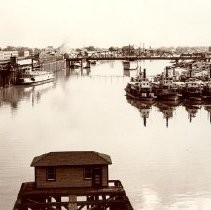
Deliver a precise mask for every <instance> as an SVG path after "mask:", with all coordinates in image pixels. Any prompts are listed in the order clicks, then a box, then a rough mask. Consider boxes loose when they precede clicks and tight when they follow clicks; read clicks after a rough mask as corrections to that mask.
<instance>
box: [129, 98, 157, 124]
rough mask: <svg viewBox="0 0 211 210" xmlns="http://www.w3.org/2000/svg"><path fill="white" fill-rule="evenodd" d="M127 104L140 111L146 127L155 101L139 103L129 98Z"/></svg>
mask: <svg viewBox="0 0 211 210" xmlns="http://www.w3.org/2000/svg"><path fill="white" fill-rule="evenodd" d="M127 102H128V103H130V104H131V105H132V106H135V107H136V108H137V109H139V111H140V113H141V117H142V118H143V122H144V126H146V124H147V118H149V113H150V110H151V107H152V105H153V104H154V103H155V102H154V101H139V100H134V99H131V98H127Z"/></svg>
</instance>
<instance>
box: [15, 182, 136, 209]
mask: <svg viewBox="0 0 211 210" xmlns="http://www.w3.org/2000/svg"><path fill="white" fill-rule="evenodd" d="M64 200H65V201H64ZM62 207H64V208H65V209H67V210H83V209H89V210H92V209H93V210H94V209H95V210H99V209H100V210H103V209H104V210H105V209H109V208H110V210H133V207H132V205H131V203H130V201H129V199H128V197H127V196H126V193H125V190H124V188H123V186H122V184H121V182H120V181H119V180H109V186H108V187H103V188H99V189H92V188H59V189H53V188H49V189H36V185H35V183H34V182H28V183H23V184H22V186H21V189H20V192H19V194H18V198H17V201H16V203H15V205H14V208H13V210H26V209H29V208H30V209H32V210H38V209H53V208H54V209H55V208H56V209H57V210H58V209H59V210H60V209H61V208H62Z"/></svg>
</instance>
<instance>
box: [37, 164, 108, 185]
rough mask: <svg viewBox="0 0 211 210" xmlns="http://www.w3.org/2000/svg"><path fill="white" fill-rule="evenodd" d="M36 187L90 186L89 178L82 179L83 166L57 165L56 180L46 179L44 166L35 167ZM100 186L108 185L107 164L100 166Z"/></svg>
mask: <svg viewBox="0 0 211 210" xmlns="http://www.w3.org/2000/svg"><path fill="white" fill-rule="evenodd" d="M35 182H36V187H37V188H56V187H92V180H91V179H84V167H67V166H66V167H57V168H56V180H55V181H48V180H47V176H46V167H36V168H35ZM102 186H104V187H106V186H108V166H107V165H105V166H102Z"/></svg>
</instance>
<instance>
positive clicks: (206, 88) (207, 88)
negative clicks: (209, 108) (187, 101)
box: [202, 68, 211, 100]
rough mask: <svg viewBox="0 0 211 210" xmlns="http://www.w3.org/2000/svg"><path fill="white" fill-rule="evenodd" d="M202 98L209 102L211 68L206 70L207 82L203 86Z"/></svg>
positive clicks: (210, 96)
mask: <svg viewBox="0 0 211 210" xmlns="http://www.w3.org/2000/svg"><path fill="white" fill-rule="evenodd" d="M202 98H203V99H205V100H211V68H210V69H209V70H208V81H207V82H206V83H205V84H204V86H203V90H202Z"/></svg>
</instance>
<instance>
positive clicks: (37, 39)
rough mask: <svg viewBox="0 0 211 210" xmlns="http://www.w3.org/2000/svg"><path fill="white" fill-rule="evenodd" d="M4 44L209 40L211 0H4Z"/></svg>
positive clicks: (0, 32) (0, 40)
mask: <svg viewBox="0 0 211 210" xmlns="http://www.w3.org/2000/svg"><path fill="white" fill-rule="evenodd" d="M0 26H1V27H0V47H5V46H7V45H15V46H29V47H46V46H48V45H53V46H54V47H58V46H60V45H61V44H62V43H65V44H67V45H68V46H69V47H83V46H88V45H94V46H99V47H109V46H122V45H128V44H134V45H135V46H140V45H142V46H143V43H144V44H145V47H148V46H152V47H159V46H203V45H204V46H207V45H211V1H210V0H7V1H5V0H0Z"/></svg>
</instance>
